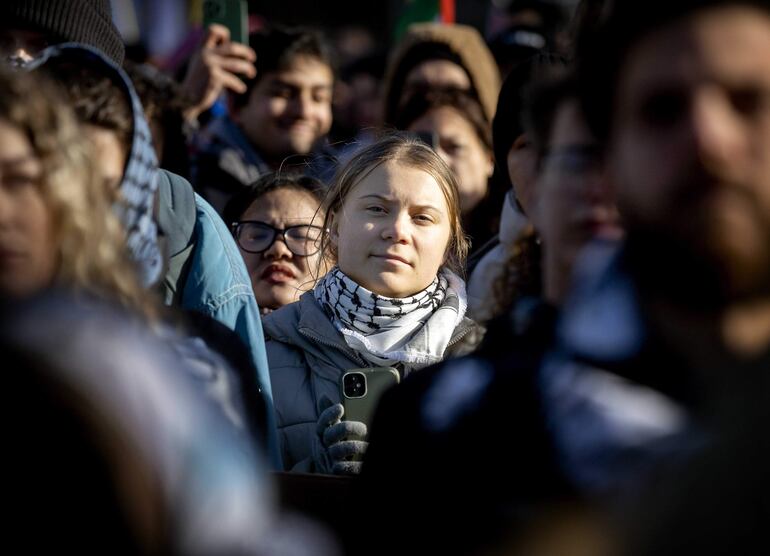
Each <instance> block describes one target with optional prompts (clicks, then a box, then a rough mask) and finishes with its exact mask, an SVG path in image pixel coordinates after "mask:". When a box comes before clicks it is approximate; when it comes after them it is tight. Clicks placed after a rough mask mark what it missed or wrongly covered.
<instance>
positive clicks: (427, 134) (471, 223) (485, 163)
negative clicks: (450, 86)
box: [396, 90, 500, 246]
mask: <svg viewBox="0 0 770 556" xmlns="http://www.w3.org/2000/svg"><path fill="white" fill-rule="evenodd" d="M396 127H397V128H398V129H405V130H407V131H411V132H414V133H417V134H419V135H420V136H421V137H423V138H425V140H426V141H428V143H429V144H430V145H431V146H432V147H433V148H434V149H436V152H438V153H439V155H440V156H441V158H443V159H444V162H446V163H447V165H448V166H449V167H450V168H451V169H452V171H453V172H454V173H455V177H456V178H457V185H458V187H459V191H460V209H461V211H462V215H463V227H464V229H465V230H466V231H467V232H468V233H470V234H471V239H472V241H473V245H474V246H475V245H477V244H478V245H480V244H482V243H484V242H486V241H487V240H488V239H489V234H488V233H486V231H485V229H486V228H488V227H489V222H490V221H493V220H496V219H497V218H498V216H499V214H500V205H499V203H498V204H497V205H496V206H494V207H486V206H483V205H485V203H484V201H485V200H486V199H487V197H488V192H489V187H488V181H489V178H490V177H491V176H492V170H493V169H494V163H493V157H492V133H491V129H490V125H489V123H488V122H487V120H486V119H485V118H484V111H483V108H482V107H481V103H479V102H478V101H477V100H476V99H474V98H473V97H472V96H470V95H469V94H467V93H464V92H462V91H441V90H437V91H428V92H425V93H416V94H414V95H412V97H410V98H409V100H407V101H406V103H405V104H404V105H403V107H402V108H401V109H400V110H399V112H398V115H397V117H396Z"/></svg>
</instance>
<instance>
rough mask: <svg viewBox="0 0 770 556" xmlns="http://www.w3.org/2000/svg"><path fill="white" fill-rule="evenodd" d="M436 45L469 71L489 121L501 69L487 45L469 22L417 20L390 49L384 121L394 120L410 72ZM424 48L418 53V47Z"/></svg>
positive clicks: (495, 98) (495, 103) (493, 112)
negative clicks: (432, 46)
mask: <svg viewBox="0 0 770 556" xmlns="http://www.w3.org/2000/svg"><path fill="white" fill-rule="evenodd" d="M429 45H435V46H436V47H437V48H441V47H444V48H443V49H444V50H446V51H447V52H449V53H450V55H451V56H452V58H453V61H455V62H456V63H458V64H459V65H460V66H461V67H462V68H463V69H464V70H465V71H466V73H467V74H468V76H469V77H470V80H471V84H472V86H473V90H474V91H475V93H476V95H477V96H478V99H479V101H480V102H481V105H482V107H483V108H484V115H485V116H486V117H487V121H489V122H491V121H492V118H493V117H494V115H495V109H496V107H497V95H498V93H499V92H500V71H499V70H498V68H497V64H496V63H495V59H494V57H493V56H492V53H491V52H490V51H489V48H488V47H487V45H486V44H485V43H484V39H483V38H482V37H481V35H480V34H479V32H478V31H476V29H474V28H473V27H470V26H468V25H457V24H454V25H445V24H440V23H418V24H415V25H411V26H410V27H409V29H408V30H407V32H406V34H405V35H404V38H403V39H402V40H401V42H400V43H399V44H398V45H397V46H396V48H395V49H394V50H393V53H392V54H391V56H390V60H389V61H388V67H387V70H386V72H385V79H384V84H385V87H384V91H385V95H384V97H385V121H386V122H388V123H391V124H392V123H393V120H394V116H395V113H396V111H397V110H398V104H399V100H400V97H401V94H402V91H403V89H404V83H405V81H406V77H407V75H408V74H409V72H410V71H411V70H412V69H413V68H415V67H416V66H417V65H419V64H420V63H422V62H424V61H426V60H429V59H433V58H435V56H434V55H430V54H429V52H430V50H431V49H427V50H425V48H426V46H429ZM421 50H422V51H424V52H426V53H425V54H422V55H421V54H420V51H421Z"/></svg>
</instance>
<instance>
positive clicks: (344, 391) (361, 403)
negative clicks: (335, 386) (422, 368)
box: [340, 367, 400, 427]
mask: <svg viewBox="0 0 770 556" xmlns="http://www.w3.org/2000/svg"><path fill="white" fill-rule="evenodd" d="M399 380H400V375H399V374H398V371H397V370H396V369H393V368H391V367H372V368H364V369H351V370H349V371H346V372H345V373H344V374H343V375H342V378H341V379H340V393H341V395H342V405H343V407H344V408H345V417H344V418H345V419H346V420H348V421H361V422H362V423H366V426H367V427H368V426H369V425H370V424H371V420H372V417H374V410H375V409H376V408H377V403H378V402H379V401H380V397H381V396H382V394H384V393H385V391H386V390H387V389H388V388H390V387H392V386H395V385H396V384H398V383H399Z"/></svg>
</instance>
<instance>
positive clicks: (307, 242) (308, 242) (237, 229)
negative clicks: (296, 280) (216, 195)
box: [232, 220, 323, 257]
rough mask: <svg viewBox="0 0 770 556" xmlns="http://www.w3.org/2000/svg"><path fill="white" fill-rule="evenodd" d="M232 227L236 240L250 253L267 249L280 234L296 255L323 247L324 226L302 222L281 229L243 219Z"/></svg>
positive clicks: (305, 254) (312, 252)
mask: <svg viewBox="0 0 770 556" xmlns="http://www.w3.org/2000/svg"><path fill="white" fill-rule="evenodd" d="M232 229H233V235H234V236H235V241H236V242H238V245H239V246H240V248H241V249H243V250H244V251H246V252H248V253H262V252H263V251H267V250H268V249H270V247H271V246H272V245H273V243H275V240H276V238H277V237H278V236H279V235H280V236H281V237H282V238H283V242H284V243H285V244H286V247H288V249H289V251H291V252H292V253H294V254H295V255H299V256H302V257H308V256H310V255H315V254H316V253H318V251H319V250H320V249H321V236H322V233H323V228H321V227H319V226H310V225H307V224H300V225H299V226H289V227H287V228H284V229H280V228H274V227H273V226H271V225H270V224H265V223H264V222H258V221H256V220H241V221H240V222H233V224H232Z"/></svg>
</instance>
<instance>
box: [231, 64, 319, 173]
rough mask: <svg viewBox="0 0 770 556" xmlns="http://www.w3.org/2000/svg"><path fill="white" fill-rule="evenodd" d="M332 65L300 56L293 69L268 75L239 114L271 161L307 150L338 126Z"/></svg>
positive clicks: (250, 133)
mask: <svg viewBox="0 0 770 556" xmlns="http://www.w3.org/2000/svg"><path fill="white" fill-rule="evenodd" d="M333 84H334V76H333V74H332V70H331V68H330V67H329V66H327V65H326V64H325V63H323V62H322V61H321V60H319V59H318V58H315V57H311V56H304V55H303V56H297V57H296V58H294V60H293V62H292V63H291V65H290V66H289V68H288V69H286V70H283V71H277V72H274V73H269V74H267V75H264V76H262V78H261V79H260V81H259V82H258V83H257V84H256V85H255V87H254V89H253V90H252V92H251V95H250V97H249V101H248V103H247V104H246V105H245V106H243V107H242V108H240V110H238V112H237V113H236V114H235V116H234V119H235V121H236V123H238V125H240V127H241V128H242V129H243V131H244V132H245V133H246V136H247V137H248V138H249V140H250V141H251V142H252V143H253V144H254V145H255V146H256V148H257V149H258V150H259V151H260V153H261V154H262V155H263V156H265V158H267V159H268V160H273V161H276V160H277V161H278V162H280V160H281V159H283V158H284V157H287V156H291V155H293V154H307V153H309V152H310V151H311V150H312V149H313V147H314V146H315V145H316V143H317V142H318V140H319V139H321V138H322V137H323V136H325V135H326V134H327V133H328V132H329V128H331V125H332V86H333Z"/></svg>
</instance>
